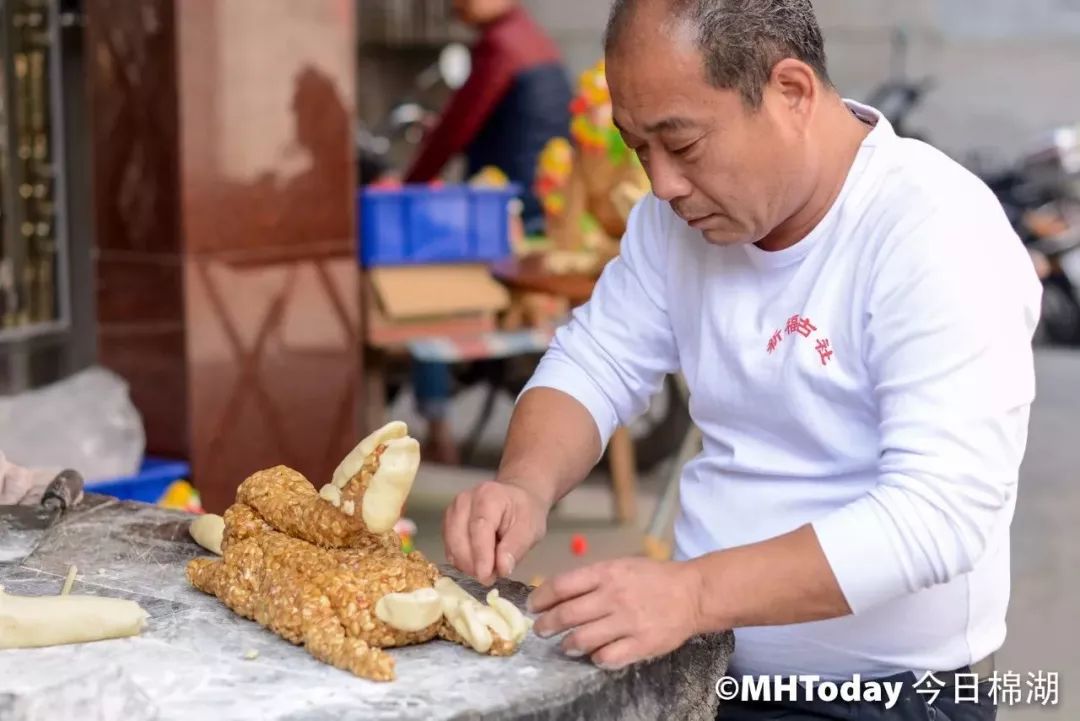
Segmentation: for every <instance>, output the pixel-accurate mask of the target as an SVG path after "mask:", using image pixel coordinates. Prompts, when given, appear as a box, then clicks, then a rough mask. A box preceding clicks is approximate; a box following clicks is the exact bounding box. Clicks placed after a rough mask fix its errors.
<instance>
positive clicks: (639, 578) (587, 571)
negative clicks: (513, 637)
mask: <svg viewBox="0 0 1080 721" xmlns="http://www.w3.org/2000/svg"><path fill="white" fill-rule="evenodd" d="M700 593H701V582H700V580H699V576H698V575H697V571H696V570H695V569H694V568H693V567H691V566H690V564H687V563H677V562H672V561H663V562H660V561H651V560H647V559H643V558H627V559H621V560H618V561H609V562H605V563H598V564H594V565H592V566H587V567H585V568H580V569H577V570H575V571H570V572H569V573H565V574H562V575H560V576H557V577H556V578H553V579H551V580H549V581H548V582H547V583H545V584H543V585H542V586H540V588H538V589H536V590H535V591H533V593H532V595H531V596H529V610H530V611H532V612H534V613H540V614H542V615H541V616H540V617H539V618H538V619H537V621H536V624H535V626H534V627H533V630H534V631H535V632H536V633H537V634H538V635H540V636H541V637H544V638H547V637H549V636H554V635H557V634H559V633H562V632H563V631H568V630H571V629H572V631H571V632H570V633H568V634H567V635H566V637H565V638H564V639H563V641H562V649H563V651H564V652H565V653H566V654H567V655H568V656H573V657H578V656H589V657H590V658H591V659H592V661H593V662H594V663H595V664H596V665H598V666H600V667H601V668H604V669H609V670H613V669H617V668H622V667H624V666H628V665H630V664H632V663H635V662H637V661H642V660H645V659H649V658H655V657H657V656H662V655H664V654H666V653H669V652H671V651H674V650H675V649H677V648H678V647H679V646H681V645H682V644H683V643H685V642H686V641H687V639H689V638H690V637H691V636H693V635H695V634H697V633H700V632H701V631H702V629H701V628H700V610H699V609H700Z"/></svg>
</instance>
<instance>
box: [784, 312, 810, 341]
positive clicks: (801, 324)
mask: <svg viewBox="0 0 1080 721" xmlns="http://www.w3.org/2000/svg"><path fill="white" fill-rule="evenodd" d="M816 330H817V326H815V325H814V324H813V323H812V322H810V319H809V318H803V317H802V316H799V315H793V316H791V317H790V318H788V322H787V334H788V335H791V334H792V333H798V334H799V335H801V336H802V337H803V338H809V337H810V334H811V333H813V332H814V331H816Z"/></svg>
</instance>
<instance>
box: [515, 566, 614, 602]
mask: <svg viewBox="0 0 1080 721" xmlns="http://www.w3.org/2000/svg"><path fill="white" fill-rule="evenodd" d="M603 574H604V571H603V569H602V567H601V566H598V565H593V566H586V567H585V568H578V569H576V570H573V571H570V572H568V573H564V574H562V575H560V576H556V577H555V578H553V579H551V580H550V581H548V582H547V583H545V584H544V585H542V586H540V588H538V589H536V590H535V591H533V592H532V593H531V594H529V600H528V607H529V611H531V612H532V613H543V612H544V611H547V610H548V609H549V608H552V607H554V606H556V605H558V604H559V603H562V602H563V601H569V600H570V599H571V598H577V597H578V596H581V595H583V594H586V593H588V592H589V591H593V590H595V589H597V588H599V587H600V583H601V581H602V579H603V577H604V576H603Z"/></svg>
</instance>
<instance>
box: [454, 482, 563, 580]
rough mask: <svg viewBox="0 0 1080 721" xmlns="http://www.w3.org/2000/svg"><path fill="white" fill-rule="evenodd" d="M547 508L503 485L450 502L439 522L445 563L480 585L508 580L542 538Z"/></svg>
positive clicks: (523, 492) (483, 488)
mask: <svg viewBox="0 0 1080 721" xmlns="http://www.w3.org/2000/svg"><path fill="white" fill-rule="evenodd" d="M550 510H551V507H550V504H548V503H545V502H544V501H543V499H541V498H540V497H539V496H537V495H535V494H533V493H530V492H529V491H527V490H525V489H524V488H520V487H518V486H515V485H511V484H508V483H495V482H488V483H481V484H480V485H479V486H477V487H476V488H473V489H471V490H469V491H465V492H464V493H462V494H460V495H459V496H458V497H457V498H455V499H454V501H453V503H451V504H450V507H449V508H448V509H446V516H445V518H444V519H443V543H444V544H445V545H446V559H447V560H448V561H449V562H450V565H452V566H454V567H455V568H457V569H458V570H459V571H461V572H462V573H467V574H468V575H470V576H472V577H473V578H475V579H476V580H477V581H479V582H480V583H482V584H484V585H490V584H492V583H494V582H495V579H496V577H503V578H505V577H506V576H509V575H510V574H511V573H512V572H513V570H514V566H515V565H516V564H517V562H518V561H519V560H521V558H522V557H523V556H524V555H525V553H527V552H528V550H529V549H530V548H532V547H533V546H534V545H536V542H537V541H539V540H540V539H541V538H543V537H544V534H545V533H546V532H547V515H548V511H550Z"/></svg>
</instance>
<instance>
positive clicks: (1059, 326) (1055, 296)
mask: <svg viewBox="0 0 1080 721" xmlns="http://www.w3.org/2000/svg"><path fill="white" fill-rule="evenodd" d="M1041 325H1042V330H1043V332H1044V335H1045V337H1046V339H1047V340H1049V341H1050V342H1051V343H1055V344H1058V345H1069V346H1078V345H1080V303H1078V302H1077V299H1076V295H1075V294H1074V293H1073V288H1072V284H1071V283H1069V281H1068V279H1066V278H1065V277H1064V276H1061V275H1052V276H1050V277H1049V278H1047V279H1046V280H1045V281H1043V300H1042V323H1041Z"/></svg>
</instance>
